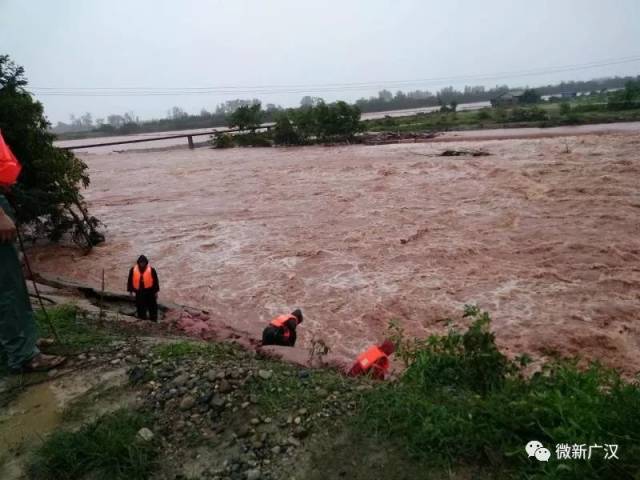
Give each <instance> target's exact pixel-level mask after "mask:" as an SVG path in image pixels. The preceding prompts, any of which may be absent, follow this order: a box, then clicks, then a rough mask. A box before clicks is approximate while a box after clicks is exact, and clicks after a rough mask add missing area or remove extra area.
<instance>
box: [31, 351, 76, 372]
mask: <svg viewBox="0 0 640 480" xmlns="http://www.w3.org/2000/svg"><path fill="white" fill-rule="evenodd" d="M66 361H67V358H66V357H58V356H56V355H45V354H44V353H39V354H38V355H36V356H35V357H33V358H32V359H31V360H29V361H28V362H27V363H25V364H24V365H23V366H22V371H23V372H24V373H30V372H48V371H49V370H53V369H54V368H57V367H59V366H61V365H62V364H63V363H64V362H66Z"/></svg>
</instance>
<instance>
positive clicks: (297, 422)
mask: <svg viewBox="0 0 640 480" xmlns="http://www.w3.org/2000/svg"><path fill="white" fill-rule="evenodd" d="M301 421H302V419H301V418H300V417H296V418H294V419H293V423H295V424H296V425H300V422H301Z"/></svg>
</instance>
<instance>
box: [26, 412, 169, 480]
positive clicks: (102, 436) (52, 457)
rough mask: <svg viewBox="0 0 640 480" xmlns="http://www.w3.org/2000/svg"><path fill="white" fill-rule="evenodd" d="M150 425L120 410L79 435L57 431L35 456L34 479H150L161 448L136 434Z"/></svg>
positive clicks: (85, 427)
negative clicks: (158, 449)
mask: <svg viewBox="0 0 640 480" xmlns="http://www.w3.org/2000/svg"><path fill="white" fill-rule="evenodd" d="M150 423H151V422H150V420H149V419H148V418H147V417H146V416H144V415H141V414H139V413H135V412H129V411H126V410H119V411H117V412H115V413H112V414H109V415H105V416H102V417H100V418H99V419H98V420H96V421H95V422H93V423H91V424H89V425H85V426H83V427H82V428H81V429H80V430H78V431H76V432H66V431H57V432H55V433H53V434H52V435H51V436H50V437H49V438H48V439H47V440H46V441H45V442H44V443H43V444H42V446H40V447H39V448H38V450H37V451H36V452H35V455H34V459H33V461H32V463H31V467H30V474H31V476H30V478H34V479H43V480H49V479H53V478H55V479H60V480H75V479H82V478H95V479H105V480H106V479H118V480H120V479H121V480H143V479H146V478H149V477H150V475H151V473H152V467H153V464H154V460H155V457H156V456H157V452H158V451H157V446H156V445H155V444H154V443H153V442H144V441H140V440H137V439H136V434H137V432H138V430H139V429H140V428H142V427H145V426H149V425H150Z"/></svg>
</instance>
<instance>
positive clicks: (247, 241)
mask: <svg viewBox="0 0 640 480" xmlns="http://www.w3.org/2000/svg"><path fill="white" fill-rule="evenodd" d="M566 133H569V132H565V134H566ZM577 133H580V136H569V137H560V138H524V139H511V140H495V139H494V140H491V139H490V140H486V141H462V140H461V141H455V142H450V143H448V144H446V145H445V144H439V143H431V144H429V143H422V144H401V145H385V146H376V147H368V146H344V147H332V148H326V147H306V148H283V149H281V148H272V149H260V148H255V149H251V148H247V149H232V150H226V151H220V150H212V149H196V150H191V151H190V150H187V149H184V150H172V151H166V152H153V153H151V152H148V153H141V152H134V151H132V152H125V153H94V154H91V153H82V154H81V156H82V158H83V159H85V160H86V162H87V163H88V165H89V167H90V174H91V186H90V187H89V189H88V190H87V192H86V197H87V199H88V200H89V203H90V206H91V211H92V213H93V214H94V215H96V216H97V217H98V218H100V219H101V220H103V221H104V223H105V224H106V225H107V228H108V230H107V239H108V240H107V242H106V243H105V244H104V245H101V246H99V247H97V248H96V249H94V251H93V252H92V253H91V254H90V255H86V256H84V255H82V254H81V253H80V252H78V251H75V250H73V249H70V248H65V247H57V246H52V247H43V248H37V249H36V250H34V251H33V252H32V256H33V262H34V264H35V266H36V269H37V270H38V271H40V272H42V273H46V274H50V275H60V276H63V277H66V278H72V279H75V280H78V281H80V282H86V283H87V284H89V285H92V286H94V287H97V286H99V285H100V280H101V272H102V269H105V276H106V282H107V285H106V288H107V290H111V291H120V292H124V290H125V286H126V279H127V272H128V269H129V268H130V267H131V265H132V264H133V262H134V261H135V259H136V258H137V256H138V255H140V254H142V253H144V254H145V255H147V256H148V257H149V259H150V262H151V264H152V265H153V266H154V267H155V268H156V269H157V271H158V274H159V276H160V287H161V292H160V300H161V301H162V300H165V301H171V302H175V303H179V304H185V305H195V306H199V307H201V308H202V309H203V310H206V312H207V322H209V321H210V322H211V323H212V325H218V326H219V325H228V326H232V327H233V328H234V329H239V330H241V331H242V332H244V334H245V335H247V336H248V337H251V338H254V339H255V338H259V336H260V332H261V330H262V328H263V326H264V325H265V324H266V322H267V321H268V320H269V318H271V317H272V316H274V315H276V314H280V313H282V312H286V311H291V310H292V309H294V308H296V307H300V308H302V310H303V312H304V314H305V321H304V323H303V325H302V328H301V330H300V334H299V342H300V346H301V347H303V348H304V347H305V346H308V345H309V343H310V340H311V338H312V337H313V336H316V337H319V338H323V339H324V340H325V341H326V343H327V344H329V345H330V347H331V349H332V352H333V353H335V354H337V355H339V356H343V357H344V358H351V357H352V356H353V355H354V354H355V353H357V352H358V351H359V350H361V349H362V348H364V347H365V346H366V345H367V344H368V343H370V342H373V341H377V340H379V339H380V338H381V337H382V336H383V335H384V331H385V328H386V326H387V324H388V322H389V320H391V319H395V320H397V321H398V322H400V323H401V325H402V326H403V327H404V328H405V330H406V332H407V333H408V334H412V335H419V336H422V335H427V334H429V333H432V332H443V331H445V330H446V319H447V318H453V319H458V318H459V316H460V314H461V312H462V308H463V305H464V304H465V303H477V304H479V305H480V306H481V307H482V308H485V309H487V310H489V311H490V312H491V313H492V315H493V318H494V324H493V327H494V329H495V330H496V333H497V338H498V342H499V343H500V344H501V346H502V347H503V348H505V349H507V351H509V352H511V353H513V354H516V353H520V352H529V353H531V354H533V355H534V356H543V355H544V356H548V355H555V354H564V355H576V354H579V355H583V356H585V357H587V358H592V359H601V360H603V361H605V363H607V364H609V365H613V366H616V367H619V368H621V369H623V370H625V371H626V372H635V371H637V370H639V369H640V353H639V352H640V325H639V324H638V322H637V319H638V314H637V312H638V311H640V294H639V293H638V292H640V266H639V262H640V235H639V234H640V222H638V218H640V217H639V214H640V197H639V196H638V185H640V154H639V153H638V147H639V146H640V135H639V134H638V131H637V126H636V130H633V129H629V130H628V132H627V133H625V134H601V135H600V134H599V135H590V134H588V132H583V131H579V132H577ZM452 148H459V149H482V150H485V151H488V152H489V153H491V155H490V156H486V157H479V158H473V157H438V156H437V155H438V154H439V153H441V152H442V151H443V150H444V149H452ZM198 325H199V324H198ZM198 328H199V327H198Z"/></svg>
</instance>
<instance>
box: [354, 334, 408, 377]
mask: <svg viewBox="0 0 640 480" xmlns="http://www.w3.org/2000/svg"><path fill="white" fill-rule="evenodd" d="M395 350H396V347H395V345H394V344H393V342H392V341H391V340H385V341H384V342H382V344H381V345H373V346H371V347H369V348H368V349H367V350H365V351H364V352H362V353H361V354H360V355H358V357H357V358H356V361H355V363H354V364H353V366H352V367H351V369H350V370H349V372H348V373H347V375H349V376H350V377H357V376H360V375H371V377H373V378H375V379H378V380H384V379H385V377H386V376H387V374H388V373H389V355H391V354H392V353H393V352H395Z"/></svg>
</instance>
